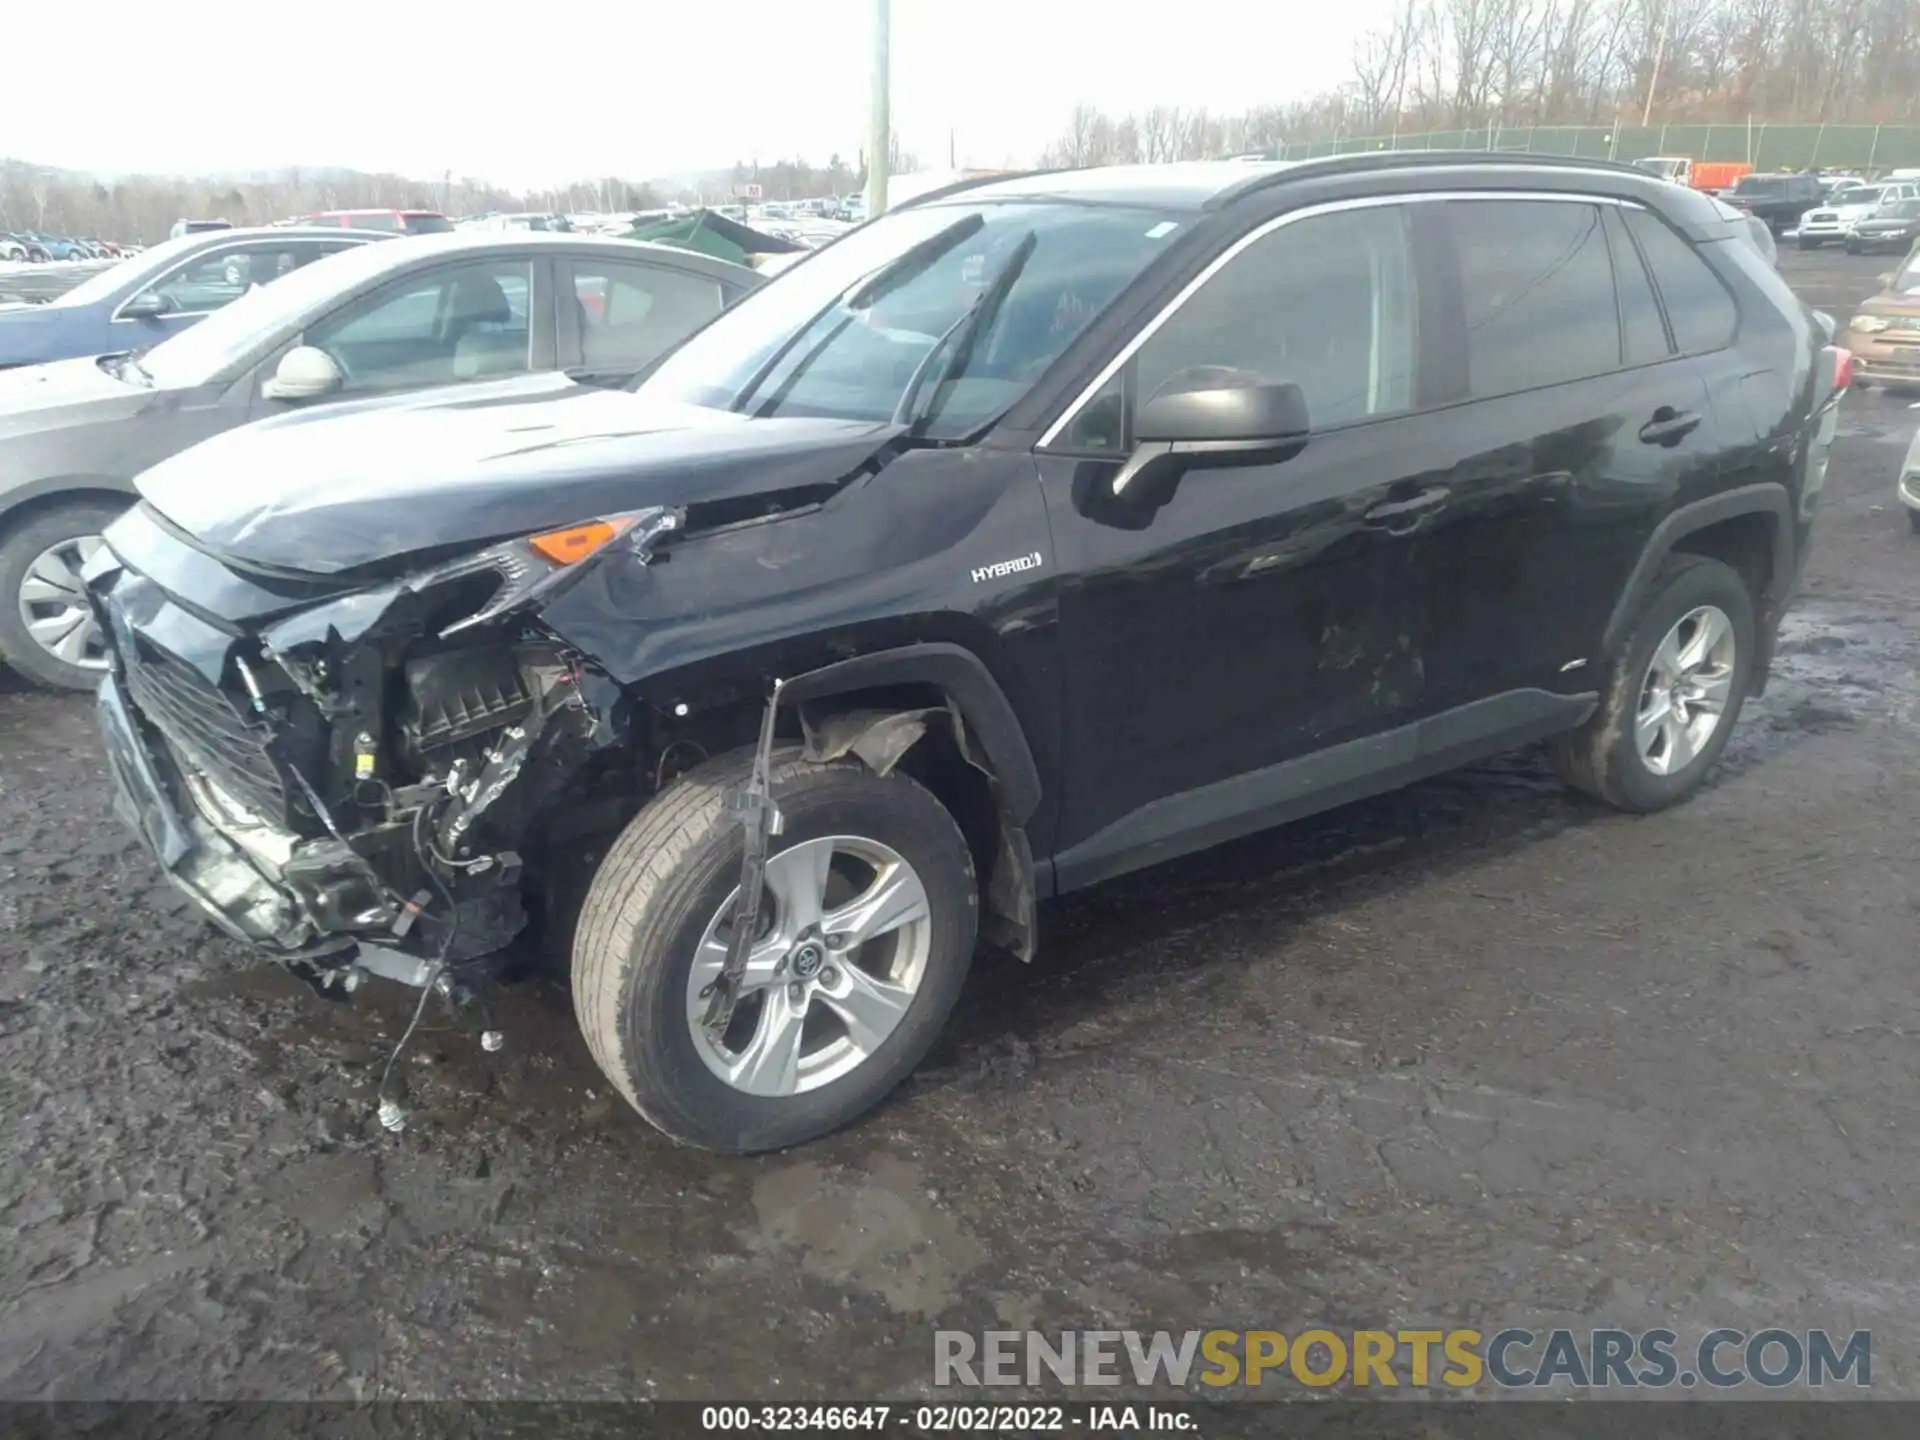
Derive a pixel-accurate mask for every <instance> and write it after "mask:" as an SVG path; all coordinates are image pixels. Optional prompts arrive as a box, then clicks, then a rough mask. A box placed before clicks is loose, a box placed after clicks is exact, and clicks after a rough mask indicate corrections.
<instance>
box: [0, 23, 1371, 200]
mask: <svg viewBox="0 0 1920 1440" xmlns="http://www.w3.org/2000/svg"><path fill="white" fill-rule="evenodd" d="M1383 4H1384V0H1339V3H1337V4H1321V3H1315V0H1106V3H1100V0H893V17H894V18H893V95H894V127H895V129H896V130H897V131H898V132H899V133H900V135H901V138H902V141H903V143H904V144H905V145H906V146H907V148H908V149H910V150H913V151H916V152H917V153H918V154H919V155H920V156H921V157H922V159H923V160H925V161H928V162H929V163H931V162H935V161H937V162H939V163H941V164H944V162H945V158H946V149H947V132H948V128H949V127H950V126H951V127H952V129H953V131H954V133H955V136H956V143H957V148H958V156H959V160H960V162H961V163H962V164H963V165H965V164H975V165H998V164H1002V163H1005V162H1007V161H1013V162H1016V163H1018V162H1026V161H1030V160H1032V159H1033V158H1034V155H1035V152H1037V151H1038V150H1039V148H1040V147H1041V146H1043V145H1044V144H1046V143H1047V142H1048V141H1049V140H1051V139H1053V138H1054V137H1055V136H1056V135H1057V134H1058V133H1059V131H1060V130H1061V128H1062V126H1063V123H1064V121H1065V119H1066V116H1067V113H1068V111H1069V110H1070V109H1071V108H1072V107H1073V105H1074V104H1075V103H1076V102H1078V101H1082V100H1084V101H1090V102H1092V103H1094V104H1096V105H1099V106H1100V107H1102V108H1103V109H1107V110H1113V111H1120V110H1126V109H1129V108H1144V107H1145V106H1147V105H1151V104H1156V103H1163V104H1176V105H1189V106H1197V105H1206V106H1208V107H1210V108H1212V109H1215V110H1237V109H1243V108H1245V107H1248V106H1251V105H1256V104H1261V103H1266V102H1272V101H1281V100H1286V99H1290V98H1296V97H1299V96H1301V95H1305V94H1310V93H1314V92H1317V91H1320V90H1323V89H1326V88H1328V87H1330V86H1331V85H1334V84H1337V83H1338V82H1340V81H1341V80H1343V79H1345V78H1346V76H1347V74H1348V64H1349V60H1350V57H1351V55H1352V51H1353V43H1354V40H1355V38H1356V37H1357V35H1358V34H1359V32H1360V30H1361V29H1362V28H1363V27H1364V26H1365V25H1366V24H1367V23H1368V22H1370V21H1371V20H1373V19H1375V18H1376V17H1377V16H1378V15H1379V14H1380V13H1381V11H1382V9H1383ZM0 6H4V8H6V9H7V10H8V11H9V12H10V13H9V14H8V16H7V19H6V22H5V24H4V26H0V46H3V47H4V50H5V52H6V53H5V54H4V55H0V156H12V157H15V158H18V159H23V160H32V161H36V162H39V163H42V164H49V165H59V166H64V167H69V168H74V169H85V170H99V171H111V172H129V171H146V172H166V173H180V172H209V171H235V170H256V169H267V168H273V167H278V166H282V165H288V164H299V165H306V166H313V165H341V166H348V167H351V168H354V169H359V170H372V171H396V172H399V173H401V174H405V175H410V176H414V177H417V178H435V179H437V178H438V177H439V176H440V175H441V173H442V172H444V171H447V170H451V171H453V173H454V174H455V175H456V176H465V175H471V176H476V177H480V178H484V179H488V180H492V181H495V182H497V183H501V184H505V185H509V186H513V187H515V188H533V187H539V186H545V185H549V184H555V183H560V182H564V181H568V180H573V179H584V178H588V177H591V176H597V175H619V176H623V177H628V178H634V179H638V178H643V177H647V176H652V175H661V174H672V173H678V172H681V171H687V170H699V169H707V168H715V167H721V166H726V165H730V164H732V163H733V162H734V161H735V160H736V159H739V160H752V159H754V158H756V157H757V158H758V159H760V160H762V161H771V160H775V159H778V158H781V157H783V156H794V155H799V156H802V157H804V158H806V159H809V160H812V161H815V162H824V161H825V160H826V158H827V156H828V155H829V154H831V153H832V152H834V151H838V152H839V153H840V154H842V155H843V156H846V157H847V158H848V159H849V160H851V159H852V158H853V157H854V155H855V154H856V153H857V152H858V150H859V149H860V147H861V145H862V143H863V140H864V134H865V115H866V104H867V85H868V56H869V54H870V40H869V34H870V32H869V29H868V25H869V16H870V14H871V11H872V7H871V4H870V0H787V3H768V0H711V3H703V4H693V3H687V0H555V3H552V4H532V5H522V4H512V3H493V4H480V3H474V0H467V3H456V0H315V3H313V4H311V5H304V6H290V5H284V4H268V5H264V6H257V5H247V4H240V5H219V4H214V5H200V6H191V5H190V6H186V7H184V8H183V7H181V6H178V5H171V4H165V3H160V0H89V3H82V0H73V3H30V0H17V3H7V0H0Z"/></svg>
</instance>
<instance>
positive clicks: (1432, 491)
mask: <svg viewBox="0 0 1920 1440" xmlns="http://www.w3.org/2000/svg"><path fill="white" fill-rule="evenodd" d="M1452 493H1453V492H1452V491H1451V490H1449V489H1448V488H1447V487H1446V486H1445V485H1429V486H1428V487H1427V488H1426V489H1424V490H1422V491H1421V492H1420V493H1419V494H1418V495H1415V496H1413V497H1412V498H1411V499H1407V500H1383V501H1382V502H1381V503H1380V504H1378V505H1376V506H1374V507H1373V508H1372V509H1371V510H1369V511H1367V513H1366V516H1365V519H1366V522H1367V524H1369V525H1371V526H1373V527H1374V528H1375V529H1386V530H1403V529H1406V528H1408V527H1409V526H1411V525H1413V524H1414V523H1416V522H1417V521H1418V520H1419V518H1420V517H1421V516H1422V515H1423V514H1425V513H1426V512H1427V511H1429V510H1434V509H1438V508H1439V507H1440V506H1442V505H1444V504H1446V503H1447V497H1448V496H1449V495H1451V494H1452Z"/></svg>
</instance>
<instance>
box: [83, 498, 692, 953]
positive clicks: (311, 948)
mask: <svg viewBox="0 0 1920 1440" xmlns="http://www.w3.org/2000/svg"><path fill="white" fill-rule="evenodd" d="M676 524H677V516H676V513H675V512H673V511H670V510H664V509H658V510H650V511H646V512H640V513H637V514H634V515H630V516H621V517H618V519H617V520H616V521H614V522H613V523H612V524H608V523H607V522H598V525H599V529H597V530H595V531H594V533H592V534H589V535H585V536H581V535H577V534H572V533H570V532H555V535H554V536H541V537H534V538H533V540H532V541H528V542H514V543H513V544H512V545H501V546H497V547H493V548H492V549H490V550H487V551H485V552H482V553H481V554H479V555H477V556H470V557H467V558H464V559H462V560H460V561H458V562H456V563H454V564H451V565H445V566H440V567H437V568H430V569H427V570H425V571H422V572H420V573H418V574H415V575H413V576H410V577H407V578H405V579H402V580H398V581H393V582H390V583H387V584H384V585H381V586H377V587H373V588H371V589H368V588H355V589H353V590H352V591H350V592H348V593H345V594H340V595H337V596H336V597H335V598H332V599H330V600H327V601H323V602H322V603H320V604H318V605H313V606H309V607H306V608H302V609H299V610H297V611H295V612H294V613H292V614H290V615H287V616H285V617H284V618H281V619H279V620H277V621H275V622H273V623H269V624H266V625H264V626H262V627H261V628H260V629H259V631H258V633H257V634H256V635H253V636H248V637H242V638H240V639H238V640H234V639H232V638H231V637H229V636H226V635H219V634H215V633H208V634H206V635H205V636H201V635H200V634H199V628H200V627H199V626H198V623H197V620H196V617H194V616H193V615H192V614H191V613H190V612H189V611H187V610H186V609H185V608H184V607H182V606H177V605H174V604H172V603H170V602H169V601H168V600H167V599H166V598H165V597H164V596H163V595H162V594H161V593H159V591H158V587H157V586H154V585H153V584H152V583H151V582H150V581H148V580H147V579H146V578H145V577H144V576H141V575H138V574H136V573H135V572H133V571H131V570H118V569H117V568H115V569H112V570H111V571H110V573H108V574H107V575H105V576H103V577H102V578H101V579H99V580H97V581H96V582H95V593H96V602H97V603H98V604H99V605H100V607H101V609H102V611H103V618H104V619H105V621H106V623H107V624H108V625H109V626H110V627H111V629H112V633H114V635H115V637H116V641H117V644H116V657H117V661H118V664H117V669H118V672H119V673H118V675H117V677H116V680H117V682H118V684H117V688H118V689H120V690H122V691H123V692H124V697H125V700H126V701H130V702H131V707H130V708H131V709H132V710H134V711H137V713H138V716H139V717H140V720H139V721H134V720H133V718H132V716H131V715H129V716H128V717H127V721H128V723H129V724H132V725H137V726H138V728H140V729H144V730H146V731H147V732H148V733H149V734H150V735H152V734H154V733H155V732H157V739H158V741H159V742H160V747H161V748H160V758H161V759H163V760H164V761H165V762H168V763H167V764H166V765H165V767H164V768H169V769H171V770H172V771H173V772H174V773H173V774H171V775H162V776H159V777H157V778H159V779H160V780H161V782H162V784H163V786H164V788H165V789H166V790H167V791H168V792H169V793H170V799H171V800H172V802H173V803H172V809H173V810H174V812H175V817H176V818H177V821H178V823H179V825H180V826H181V827H183V828H184V830H185V831H186V832H187V834H188V837H189V838H190V840H191V841H192V842H195V843H191V844H189V845H188V846H187V847H186V848H185V853H183V854H181V855H180V857H179V859H180V864H181V867H182V873H181V878H182V879H183V880H185V881H187V883H188V885H189V888H190V889H192V890H193V891H195V892H196V893H197V894H198V895H199V896H200V897H201V898H202V899H203V902H206V903H209V905H210V908H212V909H213V910H215V911H216V912H217V913H216V914H215V918H216V919H217V920H219V921H220V922H221V923H222V924H223V926H224V927H225V928H227V929H228V930H229V931H230V932H233V933H236V934H237V935H238V936H240V938H243V939H246V940H248V941H250V942H252V943H254V944H260V945H265V946H267V947H269V948H271V949H273V950H276V951H278V952H279V953H281V954H282V955H283V956H286V957H289V958H298V959H301V960H303V961H307V962H309V963H311V964H313V965H315V966H317V967H318V968H319V969H320V970H322V971H325V970H328V969H333V968H337V967H338V966H340V965H344V964H347V963H349V962H350V960H351V957H352V952H353V948H354V945H355V944H356V942H364V943H370V944H377V945H379V946H382V947H385V948H388V949H393V950H398V951H401V952H404V953H408V954H412V955H415V956H420V957H425V958H428V959H430V960H432V961H433V962H434V963H435V964H438V965H447V964H459V963H461V962H464V961H469V960H472V959H475V958H476V957H481V956H485V955H488V954H491V953H493V952H496V951H499V950H500V949H501V948H502V947H503V946H505V945H506V944H507V943H508V942H509V941H511V940H512V939H513V937H514V936H515V935H516V934H517V933H518V932H519V931H520V930H521V929H522V927H523V926H524V925H525V923H526V920H527V913H526V908H525V905H524V903H523V895H522V890H523V886H522V881H523V878H524V871H525V867H526V858H525V855H526V851H527V850H528V848H529V847H533V848H536V849H538V848H542V847H545V846H546V845H549V844H551V843H554V835H553V833H552V831H551V829H550V827H549V826H547V825H546V824H545V823H544V822H545V821H546V820H548V819H549V818H551V811H552V810H553V803H554V801H555V800H556V799H557V798H558V797H559V796H561V794H562V793H563V792H565V791H567V790H568V789H569V787H572V786H587V787H589V788H590V787H591V783H592V778H593V772H594V770H595V765H596V760H597V759H598V760H601V761H603V762H604V763H605V764H607V765H616V766H621V767H624V769H623V773H622V774H621V775H619V776H618V777H617V783H610V784H608V785H606V786H604V787H603V788H604V789H605V790H606V791H607V793H610V794H614V795H619V796H625V797H629V804H628V806H627V808H629V809H630V808H631V805H632V804H633V803H637V801H638V799H640V798H644V795H645V794H647V793H650V792H651V790H652V789H653V788H656V787H657V785H658V783H659V782H660V781H661V780H662V779H663V778H664V776H665V772H666V766H665V765H664V764H659V765H656V766H654V767H653V773H652V774H651V775H650V776H648V777H644V778H645V780H646V781H648V782H650V783H645V784H641V783H639V781H640V779H641V777H636V776H635V775H633V774H632V773H630V772H631V771H632V769H633V766H634V754H635V752H634V749H633V746H632V741H633V739H634V736H633V733H632V715H631V713H630V711H631V708H632V706H631V701H630V700H629V698H628V697H627V696H626V695H625V694H624V693H623V692H622V691H621V689H620V687H619V686H617V685H615V684H614V683H613V682H612V681H611V680H609V679H607V678H606V677H605V676H604V675H601V674H599V673H597V672H596V671H595V669H594V668H593V667H592V665H591V663H590V662H589V661H587V660H586V659H585V658H584V657H582V656H581V655H579V654H577V653H575V652H574V651H572V650H571V649H570V648H569V647H568V646H566V645H565V644H564V643H563V642H561V641H559V640H558V639H556V638H555V637H554V636H553V635H551V634H550V633H548V632H546V631H545V630H543V629H542V628H541V627H540V625H539V624H538V622H537V621H536V620H534V619H532V618H530V616H529V612H530V611H532V610H533V609H534V608H536V607H535V603H534V602H537V601H538V600H539V599H541V598H542V597H544V596H547V595H550V594H552V593H554V592H555V591H556V590H557V589H558V587H559V586H560V585H562V584H565V583H573V582H575V581H577V579H578V578H579V576H580V575H581V574H582V573H584V571H585V570H586V569H587V568H588V567H587V565H585V564H582V563H579V562H580V561H581V560H582V559H584V558H588V557H585V556H581V555H573V554H567V553H565V551H564V548H563V547H565V546H567V545H572V546H574V547H575V548H576V549H585V548H586V547H587V546H589V545H591V546H593V547H594V548H595V549H599V548H604V547H608V546H611V545H612V544H613V543H614V542H615V541H616V540H617V541H619V542H620V543H621V544H622V546H623V547H624V548H625V550H626V553H627V555H628V556H629V557H630V558H632V559H637V560H639V561H640V562H641V563H642V564H644V563H645V562H646V560H647V558H648V556H649V553H650V548H651V546H652V545H653V543H654V542H655V541H656V540H657V539H658V538H659V537H660V536H661V535H664V534H666V533H667V532H669V531H670V530H672V529H673V528H674V526H675V525H676ZM589 528H591V527H575V529H576V530H585V529H589ZM602 531H608V532H611V533H601V532H602ZM543 545H544V550H543ZM547 551H551V552H553V553H552V554H548V553H545V552H547ZM163 636H164V639H163ZM200 640H203V641H204V648H203V647H202V645H200V644H196V643H194V642H195V641H200ZM203 656H204V658H203ZM108 703H109V701H108V700H107V698H105V697H103V707H104V706H106V705H107V704H108ZM112 703H115V704H121V703H122V702H120V701H119V700H114V701H113V702H112ZM123 708H128V707H125V706H124V705H123ZM140 722H144V724H142V723H140ZM112 733H113V732H112V731H111V730H110V731H109V738H110V741H111V737H112ZM616 742H619V743H616ZM145 748H146V749H148V750H149V751H150V752H151V751H153V750H154V747H153V746H152V745H151V744H150V743H149V744H148V745H147V746H146V747H145ZM149 758H152V757H149ZM661 758H662V759H663V760H664V759H665V758H666V757H661ZM122 768H123V769H124V768H125V767H124V766H123V767H122ZM619 818H622V817H620V816H617V815H616V816H615V817H614V818H613V821H612V823H618V820H619ZM567 819H568V820H569V821H570V822H572V823H576V824H577V823H580V820H581V807H570V809H569V813H568V815H567ZM162 854H163V856H164V855H165V854H166V847H165V846H163V847H162Z"/></svg>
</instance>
